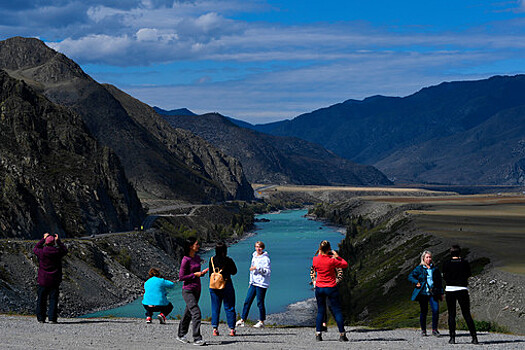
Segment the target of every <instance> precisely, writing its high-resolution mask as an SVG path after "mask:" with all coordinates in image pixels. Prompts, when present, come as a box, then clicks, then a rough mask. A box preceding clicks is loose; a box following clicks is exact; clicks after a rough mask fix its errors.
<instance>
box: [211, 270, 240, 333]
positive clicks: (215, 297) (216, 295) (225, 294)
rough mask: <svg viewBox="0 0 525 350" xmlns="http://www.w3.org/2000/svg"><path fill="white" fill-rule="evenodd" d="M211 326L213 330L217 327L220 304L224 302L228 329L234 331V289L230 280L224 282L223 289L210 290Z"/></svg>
mask: <svg viewBox="0 0 525 350" xmlns="http://www.w3.org/2000/svg"><path fill="white" fill-rule="evenodd" d="M210 297H211V325H212V327H213V328H217V327H219V316H220V315H221V304H222V302H223V301H224V311H225V312H226V321H227V322H228V327H230V329H235V318H236V315H235V289H233V283H232V281H231V280H229V281H227V282H226V285H225V286H224V289H211V288H210Z"/></svg>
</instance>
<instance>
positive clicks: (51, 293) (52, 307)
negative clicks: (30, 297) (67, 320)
mask: <svg viewBox="0 0 525 350" xmlns="http://www.w3.org/2000/svg"><path fill="white" fill-rule="evenodd" d="M37 294H38V299H37V302H36V318H37V319H38V320H39V321H45V320H46V312H47V316H48V317H49V321H50V322H56V320H57V312H58V295H59V294H60V292H59V289H58V286H56V287H43V286H38V290H37ZM47 299H49V309H48V308H47Z"/></svg>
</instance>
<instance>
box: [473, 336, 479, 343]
mask: <svg viewBox="0 0 525 350" xmlns="http://www.w3.org/2000/svg"><path fill="white" fill-rule="evenodd" d="M471 343H472V344H476V345H477V344H479V341H478V337H477V336H473V337H472V342H471Z"/></svg>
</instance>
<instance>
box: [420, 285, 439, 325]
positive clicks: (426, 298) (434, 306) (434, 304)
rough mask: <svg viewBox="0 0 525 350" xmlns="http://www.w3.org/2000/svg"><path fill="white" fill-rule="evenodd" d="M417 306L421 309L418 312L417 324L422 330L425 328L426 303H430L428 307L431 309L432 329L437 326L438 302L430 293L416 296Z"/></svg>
mask: <svg viewBox="0 0 525 350" xmlns="http://www.w3.org/2000/svg"><path fill="white" fill-rule="evenodd" d="M418 301H419V308H420V310H421V312H420V314H419V324H420V326H421V330H422V331H426V330H427V314H428V304H429V303H430V309H431V310H432V329H433V330H434V329H437V328H438V318H439V302H438V301H437V299H436V298H435V297H434V296H432V295H423V294H420V295H419V296H418Z"/></svg>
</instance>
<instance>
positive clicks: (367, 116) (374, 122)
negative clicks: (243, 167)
mask: <svg viewBox="0 0 525 350" xmlns="http://www.w3.org/2000/svg"><path fill="white" fill-rule="evenodd" d="M523 90H525V75H515V76H494V77H491V78H488V79H483V80H476V81H457V82H443V83H441V84H439V85H436V86H431V87H426V88H423V89H421V90H420V91H418V92H416V93H414V94H412V95H409V96H406V97H386V96H372V97H369V98H365V99H363V100H360V101H356V100H347V101H345V102H342V103H338V104H335V105H332V106H329V107H325V108H321V109H318V110H315V111H313V112H310V113H305V114H302V115H300V116H297V117H296V118H294V119H292V120H288V121H282V122H277V123H271V124H268V125H256V126H254V128H255V129H256V130H261V131H264V132H267V133H270V134H272V135H282V136H295V137H300V138H302V139H305V140H308V141H311V142H314V143H319V144H321V145H323V146H324V147H326V148H327V149H329V150H331V151H333V152H334V153H336V154H338V155H340V156H343V157H345V158H347V159H350V160H353V161H356V162H359V163H363V164H370V165H374V166H377V167H378V168H379V169H380V170H382V171H384V172H385V173H386V174H387V175H388V177H389V178H396V179H397V180H398V181H401V182H407V183H414V182H423V183H446V184H468V183H477V184H520V183H521V184H522V183H523V181H522V180H520V177H514V178H512V174H511V173H509V171H499V175H497V176H492V177H491V178H490V179H489V178H488V177H487V178H484V177H483V176H482V174H483V172H484V171H485V169H484V168H483V164H482V162H481V163H480V162H478V161H476V160H479V159H481V158H483V155H482V154H481V153H478V152H477V151H470V152H471V153H470V157H469V158H468V160H467V162H465V157H463V160H462V161H459V160H457V159H458V158H457V157H456V155H457V154H456V155H455V154H454V153H453V152H449V153H447V154H446V156H447V159H446V161H445V160H444V161H443V162H446V163H447V164H451V166H450V167H449V169H452V170H453V171H452V172H451V173H449V174H446V173H444V172H440V171H439V168H438V167H434V168H435V170H433V171H432V170H431V169H428V166H429V165H430V166H432V162H434V161H437V160H439V159H441V158H443V157H444V155H443V154H441V152H440V150H439V148H438V147H435V148H434V149H433V152H431V153H428V152H430V150H431V147H430V146H429V144H430V143H432V142H433V141H436V142H437V140H439V139H443V138H446V137H450V136H453V135H461V134H463V133H465V134H464V136H463V137H468V133H469V130H472V129H473V128H475V127H477V126H480V125H484V123H485V122H486V121H487V120H489V119H490V118H492V117H493V116H494V115H496V114H498V113H502V112H504V111H505V110H508V109H512V108H515V107H519V106H521V105H524V104H525V102H524V101H523V98H522V93H521V91H523ZM505 122H506V123H507V124H506V125H507V127H508V128H515V127H518V128H520V130H522V129H521V125H513V124H512V122H511V121H509V120H506V121H505ZM487 132H490V130H487ZM521 134H523V135H524V138H525V130H522V131H521ZM461 139H462V137H458V138H456V139H454V140H456V142H458V143H457V144H456V152H457V153H461V152H462V151H463V150H462V148H461ZM450 140H452V139H450ZM504 141H505V140H501V142H502V143H504ZM427 142H428V144H426V146H425V147H426V150H427V151H428V152H427V154H426V155H425V156H423V155H422V154H419V153H417V152H414V151H413V150H414V149H417V148H418V147H423V145H425V143H427ZM513 142H514V144H513V145H508V147H507V148H505V149H504V150H503V154H502V155H503V156H504V157H505V163H504V166H505V167H506V169H509V168H512V167H514V166H515V164H520V162H521V161H522V160H521V158H518V157H516V156H515V155H511V153H512V149H513V148H514V147H518V146H519V145H518V144H519V142H520V140H513ZM487 152H491V157H496V156H497V155H498V152H501V149H499V150H498V149H493V150H490V151H489V150H487ZM474 161H476V162H477V163H476V164H477V165H476V169H475V171H471V170H470V169H468V167H469V165H471V163H472V162H474ZM478 163H479V164H478ZM501 164H502V163H500V165H501ZM500 165H498V166H500ZM409 169H412V170H414V171H410V170H409ZM418 169H419V170H418ZM467 170H468V172H469V173H470V174H471V175H469V176H464V177H463V178H460V177H461V172H467ZM494 171H496V172H497V169H495V170H494Z"/></svg>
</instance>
